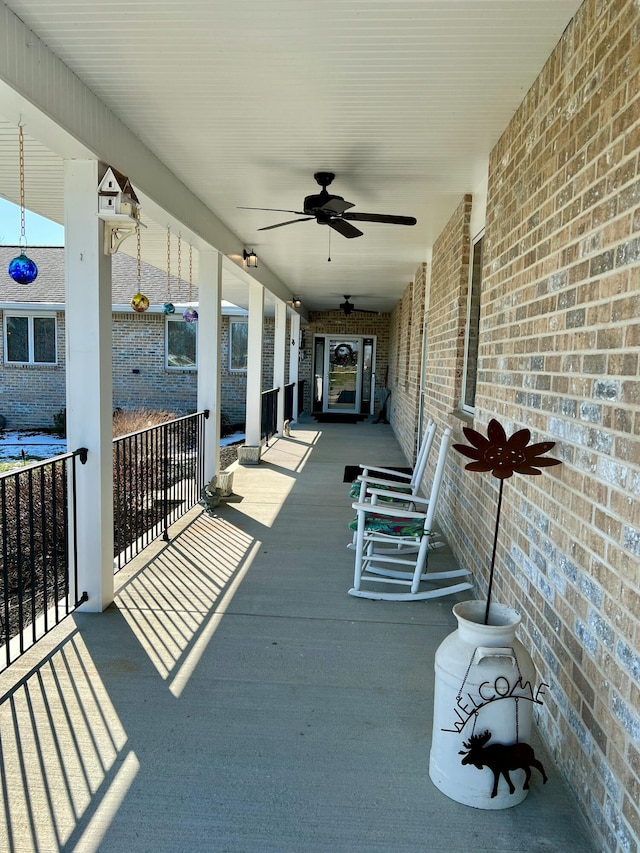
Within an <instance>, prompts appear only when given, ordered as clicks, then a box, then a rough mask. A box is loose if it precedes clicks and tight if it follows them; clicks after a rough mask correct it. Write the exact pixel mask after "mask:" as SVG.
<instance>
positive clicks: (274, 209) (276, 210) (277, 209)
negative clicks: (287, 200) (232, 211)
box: [236, 206, 305, 216]
mask: <svg viewBox="0 0 640 853" xmlns="http://www.w3.org/2000/svg"><path fill="white" fill-rule="evenodd" d="M236 209H237V210H270V211H272V212H274V213H295V214H296V215H297V216H304V215H305V213H304V210H287V208H283V207H241V206H238V207H237V208H236Z"/></svg>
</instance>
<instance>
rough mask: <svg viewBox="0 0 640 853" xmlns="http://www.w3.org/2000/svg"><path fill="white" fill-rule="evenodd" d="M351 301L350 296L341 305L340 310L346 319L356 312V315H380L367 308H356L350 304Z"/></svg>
mask: <svg viewBox="0 0 640 853" xmlns="http://www.w3.org/2000/svg"><path fill="white" fill-rule="evenodd" d="M350 299H351V297H350V296H345V298H344V302H342V303H341V304H340V310H341V311H342V313H343V314H344V316H345V317H348V316H349V314H351V313H353V312H354V311H355V312H356V314H378V313H379V312H378V311H369V310H368V309H367V308H356V306H355V305H354V304H353V303H352V302H349V300H350Z"/></svg>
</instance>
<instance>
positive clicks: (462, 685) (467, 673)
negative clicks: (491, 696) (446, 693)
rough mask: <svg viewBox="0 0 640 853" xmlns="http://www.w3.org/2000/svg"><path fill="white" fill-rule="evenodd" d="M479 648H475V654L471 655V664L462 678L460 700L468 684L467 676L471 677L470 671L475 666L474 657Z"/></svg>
mask: <svg viewBox="0 0 640 853" xmlns="http://www.w3.org/2000/svg"><path fill="white" fill-rule="evenodd" d="M477 651H478V649H477V648H475V649H474V650H473V654H472V655H471V660H470V661H469V666H468V667H467V671H466V672H465V674H464V678H463V679H462V684H461V685H460V690H458V695H457V696H456V699H457V700H458V701H460V699H462V691H463V690H464V685H465V684H466V681H467V678H469V673H470V672H471V667H472V666H473V659H474V657H475V656H476V652H477Z"/></svg>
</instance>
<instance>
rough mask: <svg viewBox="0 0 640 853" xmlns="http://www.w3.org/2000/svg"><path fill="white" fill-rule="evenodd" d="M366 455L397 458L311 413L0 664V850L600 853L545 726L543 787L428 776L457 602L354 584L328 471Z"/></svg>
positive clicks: (366, 434) (384, 433)
mask: <svg viewBox="0 0 640 853" xmlns="http://www.w3.org/2000/svg"><path fill="white" fill-rule="evenodd" d="M436 440H438V439H436ZM363 461H366V462H370V463H374V464H376V463H377V464H395V465H406V461H405V460H404V458H403V456H402V453H401V451H400V448H399V446H398V445H397V443H396V441H395V439H394V437H393V434H392V432H391V428H390V427H389V426H385V425H376V424H372V423H370V422H365V423H363V424H358V425H333V424H322V425H321V426H320V425H317V424H315V422H313V421H311V420H308V419H303V420H302V421H301V423H300V424H298V425H297V426H296V427H295V428H294V429H292V432H291V437H290V438H285V439H280V440H275V441H274V442H273V444H272V446H271V447H270V448H269V449H268V450H266V452H265V453H264V455H263V461H262V463H261V464H260V465H259V466H256V467H254V468H237V469H236V470H235V474H234V484H233V491H234V495H233V497H232V498H231V499H230V500H229V501H228V502H226V503H225V504H223V505H222V506H221V507H220V509H219V512H218V513H217V515H216V516H215V517H212V516H210V515H208V514H206V513H203V512H202V510H201V509H200V508H197V509H195V510H193V511H192V512H190V513H189V514H188V515H187V516H186V517H185V519H183V520H182V521H181V522H180V523H179V524H177V525H175V527H174V528H172V531H171V534H172V541H171V543H170V544H168V545H167V544H166V543H164V542H162V541H158V542H156V543H154V545H152V546H151V547H150V548H148V549H146V551H145V552H144V553H143V554H142V555H141V556H140V557H139V558H138V559H137V560H136V561H134V562H133V563H132V564H131V565H129V566H128V567H126V568H125V569H123V570H122V571H121V572H120V573H119V575H117V577H116V583H117V587H118V594H117V598H116V602H115V604H114V605H113V606H112V607H111V608H109V610H107V611H106V612H105V613H103V614H100V615H95V614H76V615H75V616H72V617H70V618H68V619H67V620H66V621H65V622H64V623H62V625H61V626H59V628H57V629H56V630H55V631H53V632H52V633H51V634H50V635H49V636H48V637H47V638H45V639H44V640H43V641H41V643H39V644H38V645H37V646H36V647H35V648H33V649H31V650H30V651H29V652H28V653H27V654H26V655H25V656H24V657H23V658H21V659H20V660H19V661H18V662H17V663H16V664H14V665H13V666H12V667H11V668H10V669H9V670H8V671H6V672H4V673H3V674H2V675H1V676H0V698H1V700H2V701H1V704H0V737H1V742H0V746H1V754H0V774H1V785H2V800H1V805H0V809H1V811H2V820H1V821H0V850H2V851H11V853H23V852H24V853H27V851H29V853H31V852H32V851H39V853H57V851H105V853H106V851H109V852H110V853H111V851H113V853H143V851H144V853H147V851H148V853H200V851H202V853H205V851H206V853H223V851H247V853H254V851H255V853H272V851H273V853H276V851H327V852H328V851H345V853H346V851H348V852H349V853H356V852H357V853H360V851H362V853H365V851H390V853H400V851H433V853H445V851H446V853H462V851H464V853H467V851H469V850H478V851H491V853H498V851H504V853H515V851H554V853H555V851H563V853H572V851H576V853H578V851H579V853H589V851H592V850H595V848H594V847H593V843H592V841H591V840H590V837H589V834H588V830H587V829H586V827H585V824H584V823H583V820H582V817H581V814H580V812H579V811H578V808H577V806H576V804H575V801H574V799H573V797H572V795H571V793H570V792H569V790H568V789H567V787H566V785H565V783H564V781H563V779H562V777H561V776H560V774H559V772H558V771H557V770H556V769H555V767H554V766H553V762H552V760H551V758H550V756H549V755H548V754H546V752H545V750H544V748H543V747H542V745H541V744H540V743H539V740H538V739H537V735H536V738H535V739H534V744H535V748H536V752H537V753H538V756H539V757H540V758H541V759H542V761H543V764H544V765H545V768H546V770H547V773H548V775H549V782H548V783H547V785H545V786H542V784H541V779H540V777H539V776H538V774H537V773H534V776H533V778H532V788H531V791H530V792H529V795H528V797H527V799H526V800H525V801H524V802H523V803H521V804H520V805H518V806H516V807H514V808H511V809H505V810H501V811H485V810H476V809H472V808H469V807H467V806H463V805H460V804H458V803H456V802H454V801H452V800H450V799H448V798H447V797H445V796H444V795H443V794H441V793H440V791H438V790H437V789H436V788H435V787H434V786H433V784H432V783H431V781H430V779H429V775H428V764H429V748H430V741H431V720H432V698H433V682H434V676H433V659H434V653H435V650H436V648H437V647H438V645H439V643H440V642H441V641H442V639H443V638H444V637H445V636H446V635H447V634H448V633H450V632H451V631H452V630H453V629H454V628H455V619H454V618H453V616H452V614H451V607H452V605H453V604H454V603H455V601H456V600H459V599H460V598H461V597H462V596H457V597H448V598H442V599H440V600H435V601H432V602H412V603H394V602H374V601H367V600H362V599H355V598H351V597H350V596H348V595H347V589H348V588H349V587H350V586H351V580H352V563H353V558H352V554H351V552H350V551H348V550H346V548H345V545H346V543H347V542H348V541H349V535H348V531H347V522H348V520H349V519H350V518H351V517H352V514H353V513H352V510H351V507H350V500H349V499H348V486H347V485H346V484H344V483H343V482H342V475H343V469H344V466H345V465H347V464H357V463H359V462H363ZM451 560H452V557H451V555H450V553H449V551H448V549H447V548H443V549H440V550H438V551H435V552H433V554H432V556H431V558H430V561H431V562H430V565H431V567H432V568H433V569H434V570H435V569H436V565H438V566H440V567H443V566H445V565H446V564H447V563H450V562H451ZM474 772H478V771H474ZM483 772H484V771H483Z"/></svg>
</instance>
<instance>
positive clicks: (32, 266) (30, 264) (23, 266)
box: [9, 125, 38, 284]
mask: <svg viewBox="0 0 640 853" xmlns="http://www.w3.org/2000/svg"><path fill="white" fill-rule="evenodd" d="M18 160H19V174H20V254H19V255H18V256H17V257H16V258H14V259H13V260H12V261H11V262H10V263H9V275H10V276H11V278H12V279H13V280H14V281H17V282H18V284H31V283H32V282H34V281H35V280H36V278H37V277H38V267H37V265H36V263H35V261H32V260H31V258H28V257H27V238H26V233H25V206H24V132H23V130H22V125H18Z"/></svg>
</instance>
